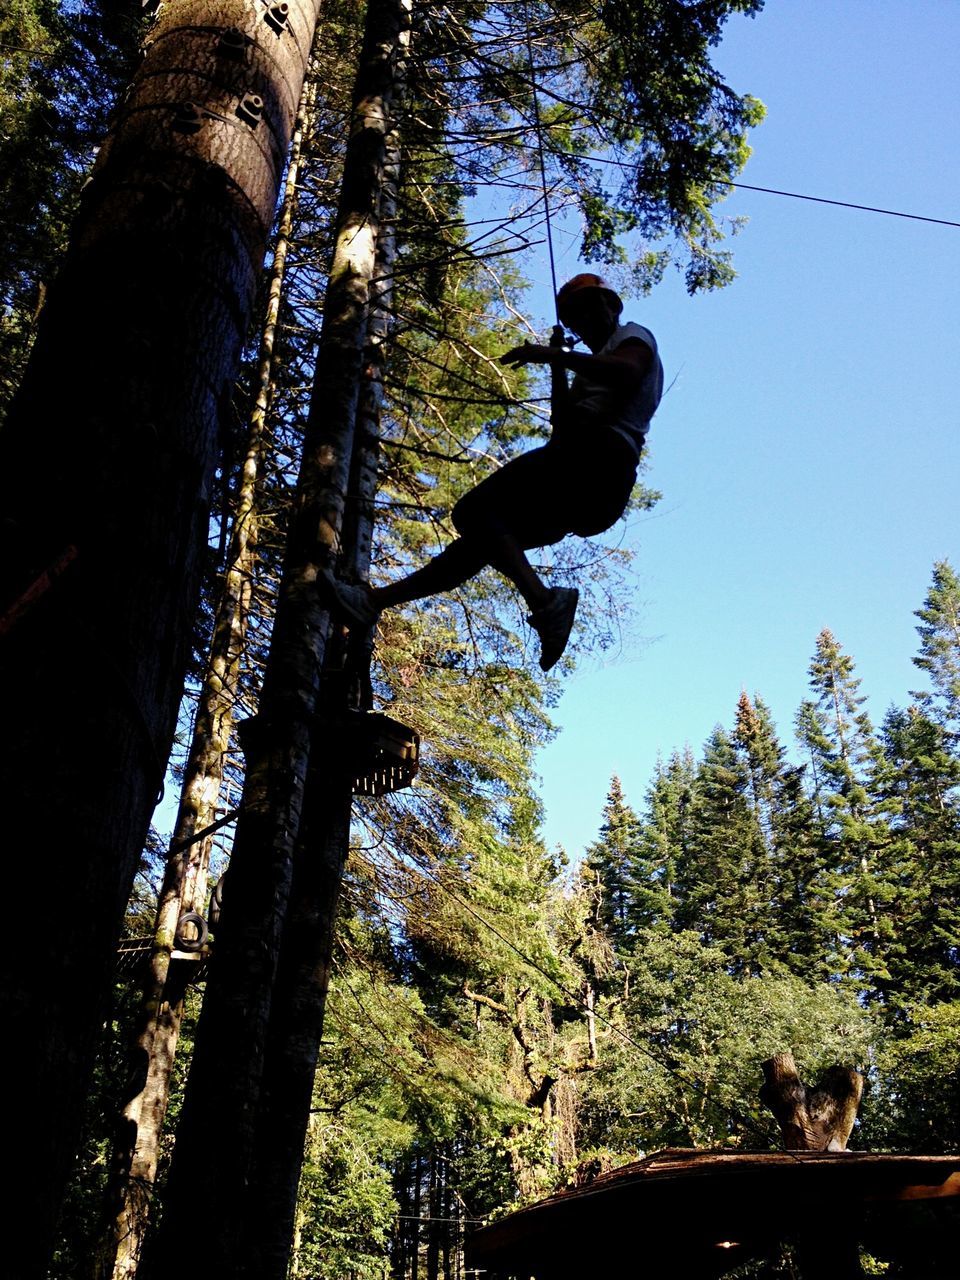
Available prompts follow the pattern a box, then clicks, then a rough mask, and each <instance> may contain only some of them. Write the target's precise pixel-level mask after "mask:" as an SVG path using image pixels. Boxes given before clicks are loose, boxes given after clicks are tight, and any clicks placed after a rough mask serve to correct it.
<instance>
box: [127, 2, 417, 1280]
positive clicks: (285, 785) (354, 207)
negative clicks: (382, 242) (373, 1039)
mask: <svg viewBox="0 0 960 1280" xmlns="http://www.w3.org/2000/svg"><path fill="white" fill-rule="evenodd" d="M405 26H406V4H404V3H401V0H371V2H370V4H369V6H368V10H367V17H366V28H365V33H364V45H363V49H362V52H361V56H360V66H359V71H358V77H357V86H356V91H355V95H354V109H353V119H352V125H351V137H350V143H349V147H348V152H347V156H346V160H345V166H344V179H343V188H342V195H341V201H340V209H339V213H338V234H337V240H336V248H335V252H334V261H333V267H332V270H331V274H330V280H329V285H328V289H327V295H326V302H325V308H324V324H323V332H322V335H321V341H320V349H319V354H318V363H317V375H316V381H315V386H314V392H313V399H312V405H311V412H310V416H309V421H308V429H307V436H306V440H305V444H304V460H303V464H302V468H301V475H300V480H299V484H298V490H297V499H296V508H295V512H294V517H293V521H292V525H291V531H290V539H289V544H288V551H287V557H286V562H285V566H284V575H283V581H282V584H281V590H280V599H279V603H278V608H277V618H276V624H275V627H274V633H273V641H272V644H271V650H270V658H269V661H268V665H267V673H266V678H265V681H264V688H263V694H262V698H261V709H260V712H259V714H258V715H257V716H256V717H255V718H254V719H253V720H251V721H248V722H246V725H245V726H244V731H243V735H242V736H243V745H244V751H245V754H246V760H247V781H246V785H245V788H244V793H243V801H242V806H241V814H240V820H239V822H238V826H237V834H236V839H235V842H234V847H233V853H232V856H231V863H230V880H229V885H228V891H227V893H226V895H225V900H224V910H223V917H222V922H221V927H220V934H219V936H218V939H217V961H216V965H215V966H213V967H212V969H211V977H210V980H209V982H208V987H207V995H206V999H205V1001H204V1007H203V1012H202V1015H201V1020H200V1025H199V1028H198V1033H197V1044H196V1050H195V1053H194V1060H193V1065H192V1068H191V1073H190V1079H189V1083H188V1088H187V1095H186V1098H185V1101H184V1111H183V1118H182V1121H181V1125H180V1128H179V1131H178V1134H177V1144H176V1148H175V1151H174V1158H173V1165H172V1168H171V1173H170V1180H169V1184H168V1188H167V1196H166V1208H165V1213H164V1217H163V1222H162V1225H161V1229H160V1233H159V1237H158V1247H157V1251H156V1256H155V1259H154V1261H153V1262H151V1268H152V1269H153V1268H155V1273H156V1274H157V1275H160V1274H166V1273H167V1272H168V1270H169V1269H170V1268H171V1267H173V1266H176V1265H177V1260H178V1258H180V1257H183V1256H184V1251H185V1252H186V1256H201V1255H202V1256H204V1257H206V1258H207V1259H209V1268H210V1270H211V1273H212V1274H213V1275H215V1276H220V1275H222V1276H230V1277H231V1278H233V1277H236V1276H239V1275H242V1274H245V1273H247V1272H248V1271H249V1270H250V1269H252V1268H253V1267H254V1266H255V1265H256V1264H255V1261H254V1259H253V1258H251V1257H250V1255H249V1253H247V1252H246V1251H245V1248H246V1242H247V1240H248V1239H249V1236H248V1232H247V1230H246V1229H245V1224H246V1215H247V1213H248V1212H249V1204H248V1194H249V1192H248V1188H249V1178H250V1174H251V1162H252V1159H253V1152H254V1142H255V1137H256V1129H257V1120H258V1108H259V1106H260V1095H261V1087H262V1080H263V1071H264V1059H265V1052H266V1045H267V1033H268V1025H269V1019H270V1014H271V1002H272V998H273V989H274V983H275V979H276V973H277V965H278V958H279V954H280V945H281V938H282V936H283V931H284V928H285V926H286V924H287V915H288V904H289V901H290V893H291V883H292V880H293V874H294V851H295V847H296V843H297V839H298V836H299V835H300V834H301V828H303V834H304V836H305V835H306V832H307V830H308V828H309V829H310V830H315V827H314V826H313V825H312V822H310V823H307V825H304V807H305V796H306V790H307V781H308V779H307V774H308V767H309V764H310V758H311V749H312V746H313V742H314V738H315V733H316V729H315V718H316V713H317V711H318V709H319V707H320V693H321V684H322V673H323V669H324V658H325V654H326V650H327V636H328V629H329V617H328V613H327V610H326V607H325V603H324V601H323V600H322V599H321V597H320V595H319V593H318V591H317V587H316V577H317V571H318V568H319V567H320V566H323V565H333V563H334V558H335V556H336V553H337V551H338V549H339V544H340V532H341V527H342V521H343V511H344V506H345V503H346V495H347V489H348V482H349V477H350V467H351V459H352V455H353V445H354V425H355V420H356V412H357V402H358V397H359V391H360V384H361V374H362V360H363V351H364V339H365V333H366V319H367V301H368V289H369V284H370V281H371V279H372V278H373V274H374V263H375V249H376V242H377V209H378V199H379V193H380V189H381V185H382V178H383V165H384V160H385V150H386V135H387V129H388V113H389V109H390V103H391V98H392V95H393V89H394V79H395V75H394V62H395V59H396V57H397V55H398V51H399V49H400V46H401V32H402V31H403V30H404V28H405ZM322 754H323V755H324V756H325V757H326V755H327V753H326V752H324V753H322ZM327 762H329V758H328V757H327ZM338 763H339V765H340V769H339V770H338V772H341V776H343V774H342V770H343V764H344V763H345V762H344V761H342V760H340V761H338ZM345 795H346V797H347V799H348V800H349V793H348V792H346V793H345ZM331 822H332V826H333V829H334V830H335V831H340V832H341V834H340V835H339V836H338V837H337V838H336V839H337V842H338V847H339V848H342V849H345V847H346V835H347V829H348V811H347V813H345V812H344V811H343V807H342V805H341V803H340V801H339V800H338V801H337V803H336V805H335V806H334V811H333V814H332V818H331ZM335 861H336V860H335ZM339 861H340V862H342V854H340V855H339ZM330 870H332V872H333V875H332V877H330V876H329V875H328V871H330ZM308 874H309V876H310V877H312V876H313V875H314V874H318V875H319V876H320V881H321V882H322V883H323V884H324V888H323V898H324V899H325V904H326V905H325V909H327V908H331V909H335V898H336V890H337V889H338V887H339V874H340V872H339V869H338V868H337V867H336V866H332V867H331V868H327V869H326V870H324V869H323V868H321V869H319V870H317V868H314V869H312V870H311V871H310V872H309V873H308ZM312 893H313V891H312V890H311V895H312ZM331 918H332V916H331ZM294 924H296V927H297V928H298V929H299V927H300V922H293V921H291V927H294ZM307 927H309V926H307ZM322 927H323V928H326V926H322ZM308 1106H309V1103H308ZM302 1144H303V1133H302V1131H301V1134H300V1139H299V1148H302ZM299 1148H298V1149H297V1150H296V1151H293V1152H289V1153H288V1156H289V1158H290V1159H291V1160H293V1161H296V1162H298V1163H299V1160H300V1159H301V1154H302V1153H301V1150H300V1149H299ZM198 1204H203V1205H204V1206H205V1215H204V1216H203V1217H201V1216H199V1215H198V1214H197V1212H196V1206H197V1205H198ZM284 1248H285V1249H288V1248H289V1233H288V1235H287V1240H286V1242H285V1245H284Z"/></svg>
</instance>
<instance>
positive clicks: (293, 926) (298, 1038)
mask: <svg viewBox="0 0 960 1280" xmlns="http://www.w3.org/2000/svg"><path fill="white" fill-rule="evenodd" d="M409 8H410V5H409V0H399V3H398V9H399V11H401V12H402V11H404V10H406V11H407V12H409ZM406 35H407V33H406V31H402V32H401V40H402V41H404V42H405V38H406ZM393 75H394V86H393V90H392V95H391V96H392V97H393V98H394V99H397V98H398V97H399V95H400V92H401V88H402V63H400V62H395V63H394V66H393ZM399 167H400V158H399V136H398V134H397V132H396V130H393V131H391V134H390V136H389V137H388V139H387V142H386V149H385V157H384V164H383V171H382V182H381V189H380V192H379V200H378V214H377V221H378V227H379V231H378V236H377V245H376V256H375V260H374V262H373V264H372V267H373V274H372V283H371V293H370V305H369V309H368V321H367V341H366V347H365V352H364V364H363V383H362V386H361V392H360V398H359V401H358V404H357V416H356V421H357V426H356V430H355V437H354V448H353V458H352V467H351V481H350V493H349V504H348V508H347V511H346V514H345V517H344V529H343V539H342V542H343V550H342V554H341V570H342V571H343V570H344V569H345V570H346V571H347V572H348V573H349V574H350V576H351V577H354V578H366V577H367V575H368V573H369V568H370V554H371V544H372V536H373V521H374V497H375V494H376V489H377V477H378V459H379V453H380V448H379V438H380V407H381V402H382V398H383V365H384V361H385V358H386V343H387V340H388V337H389V332H390V328H391V324H392V314H391V305H392V290H391V277H392V271H393V266H394V261H395V250H396V235H395V226H396V203H397V183H398V179H399ZM373 282H375V283H373ZM353 656H354V657H356V655H353ZM368 656H369V655H367V657H368ZM344 659H345V654H344V652H343V645H342V643H341V641H340V637H338V636H336V635H334V636H332V637H331V641H330V642H328V646H327V661H326V664H325V681H326V688H325V697H324V700H323V704H322V705H321V707H320V709H319V714H318V717H317V722H316V731H315V735H314V739H313V743H312V748H311V758H310V773H309V782H308V787H307V793H306V797H305V802H304V813H303V819H302V821H301V826H300V832H299V836H298V840H297V846H296V851H295V855H294V868H293V882H292V887H291V897H290V905H289V909H288V914H287V922H286V927H285V929H284V934H283V939H282V943H281V951H280V960H279V965H278V969H277V979H276V983H275V986H274V991H273V1000H272V1003H271V1008H270V1029H269V1040H268V1043H267V1054H266V1059H265V1065H264V1074H263V1083H262V1092H261V1098H260V1116H259V1124H258V1131H257V1142H256V1148H255V1153H254V1164H253V1168H252V1171H251V1177H250V1184H251V1191H252V1194H251V1198H250V1204H249V1208H248V1212H247V1214H246V1217H245V1225H246V1229H247V1234H248V1241H247V1246H246V1248H245V1250H244V1252H245V1256H248V1257H251V1258H254V1257H255V1258H256V1259H257V1263H256V1274H257V1275H258V1277H260V1278H261V1280H269V1278H272V1280H283V1277H284V1276H285V1275H286V1269H287V1262H288V1257H289V1250H290V1241H291V1237H292V1232H293V1226H294V1221H295V1216H296V1204H297V1190H298V1187H299V1183H300V1173H301V1169H302V1165H303V1149H304V1142H305V1139H306V1134H307V1127H308V1124H309V1119H310V1104H311V1099H312V1096H313V1085H314V1076H315V1074H316V1068H317V1057H318V1054H319V1050H320V1041H321V1037H322V1035H323V1020H324V1010H325V1004H326V995H327V989H328V985H329V977H330V964H331V959H332V955H333V944H334V931H335V926H336V917H337V905H338V901H339V897H340V886H341V882H342V880H343V872H344V866H345V863H346V858H347V852H348V848H349V838H350V812H351V807H352V800H353V797H352V790H351V782H352V779H351V777H350V775H349V773H345V772H344V771H343V769H342V768H340V767H338V765H339V756H340V754H341V753H342V750H343V743H342V741H339V740H338V738H337V731H338V728H339V726H340V724H341V723H342V717H343V714H344V713H345V712H346V710H347V701H348V697H349V696H350V695H351V692H352V693H354V694H355V693H357V692H360V691H358V690H356V689H354V690H351V688H350V685H351V684H352V682H353V679H354V677H353V676H352V675H351V673H350V672H349V671H345V670H344ZM361 661H362V656H361ZM360 674H361V684H363V683H364V681H363V680H362V675H363V673H362V672H361V673H360Z"/></svg>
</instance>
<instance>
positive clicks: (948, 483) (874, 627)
mask: <svg viewBox="0 0 960 1280" xmlns="http://www.w3.org/2000/svg"><path fill="white" fill-rule="evenodd" d="M727 31H728V34H727V37H726V39H725V40H724V43H723V45H722V46H721V48H720V49H719V50H718V51H717V55H716V64H717V66H718V67H719V69H720V70H721V72H722V73H723V75H724V76H725V78H726V79H727V82H728V83H729V84H730V85H731V86H732V87H734V88H735V89H737V90H738V91H741V92H749V93H752V94H754V95H755V96H757V97H759V98H760V99H761V100H762V101H763V102H764V103H765V104H766V106H767V119H766V121H765V123H764V124H763V125H762V126H761V127H760V128H759V129H758V130H756V131H755V133H754V135H753V139H752V141H753V147H754V154H753V156H752V158H751V160H750V162H749V164H748V166H747V168H746V170H745V172H744V174H743V175H742V179H743V181H744V182H747V183H751V184H754V185H758V186H766V187H776V188H780V189H784V190H788V191H798V192H804V193H808V194H812V195H817V196H825V197H829V198H833V199H838V200H849V201H853V202H856V203H859V204H866V205H878V206H882V207H883V208H887V209H899V210H904V211H906V212H911V213H918V214H926V215H928V216H931V217H935V218H945V219H952V220H955V221H960V166H958V162H957V149H956V135H957V114H958V110H957V109H958V98H957V94H958V88H957V86H958V84H960V6H958V5H957V3H955V0H840V2H839V3H838V0H802V3H801V2H799V0H768V3H767V6H766V9H765V10H764V11H763V12H761V13H760V14H759V16H758V17H757V18H756V19H753V20H750V19H742V18H737V19H734V20H732V21H731V23H730V24H729V26H728V28H727ZM723 212H725V213H727V214H729V215H746V216H748V217H749V219H750V221H749V224H748V225H747V227H746V229H745V230H744V231H743V232H742V233H741V235H740V236H739V237H738V238H737V239H736V240H735V241H734V242H733V248H734V250H735V253H736V266H737V270H738V273H739V277H738V279H737V280H736V281H735V282H734V284H733V285H731V286H730V287H729V288H728V289H726V290H723V291H722V292H721V293H718V294H713V295H705V296H700V297H696V298H692V299H691V298H689V297H687V295H686V293H685V292H684V289H683V284H682V280H681V279H680V278H679V277H678V276H677V277H672V278H670V279H668V280H667V281H665V282H664V284H663V285H662V286H661V287H660V288H658V289H657V291H655V293H654V294H653V295H652V296H651V297H650V298H649V299H647V300H644V301H642V302H640V303H634V304H631V306H630V307H629V308H628V311H629V312H630V314H631V315H632V316H633V317H634V318H636V319H638V320H641V321H642V322H643V323H645V324H647V325H649V327H650V328H652V329H653V330H654V332H655V333H656V335H657V337H658V340H659V342H660V345H661V350H662V354H663V359H664V364H665V366H666V371H667V380H668V382H669V381H670V380H671V379H673V378H676V382H675V384H674V386H673V388H672V390H671V391H670V393H669V395H668V396H667V397H666V398H665V400H664V402H663V404H662V406H661V409H660V412H659V413H658V415H657V417H656V419H655V420H654V424H653V429H652V432H651V436H650V439H649V442H648V443H649V446H650V454H651V464H652V465H651V471H650V474H649V477H648V479H649V482H650V483H651V484H652V485H653V486H654V487H656V488H657V489H660V490H661V491H662V492H663V495H664V496H663V500H662V502H661V503H660V504H659V506H658V507H657V508H656V510H655V511H654V512H653V513H651V514H650V515H649V516H646V517H643V518H642V519H640V520H638V521H636V522H635V523H634V524H633V525H632V526H631V527H630V529H629V531H628V534H627V537H628V541H629V543H630V545H631V546H633V547H634V548H635V549H636V551H637V562H636V570H635V590H636V607H635V615H634V634H633V636H632V637H630V639H629V640H628V642H627V644H626V645H625V647H624V650H623V651H622V652H621V653H620V654H619V655H618V656H616V657H614V658H612V659H609V660H607V661H604V662H603V663H602V665H601V664H599V663H595V664H593V665H592V666H588V667H586V668H584V669H581V670H580V671H579V672H578V673H577V674H576V675H574V676H573V677H572V678H571V679H569V680H568V681H567V683H566V688H565V692H564V694H563V697H562V700H561V702H560V705H559V707H558V709H557V716H556V718H557V720H558V722H559V724H560V725H561V726H562V732H561V734H560V736H559V738H558V740H557V741H556V742H555V743H553V744H551V745H550V746H549V747H548V748H547V749H546V750H544V751H543V752H542V754H541V756H540V760H539V767H540V771H541V775H542V779H543V786H542V794H543V798H544V802H545V805H546V824H545V835H546V838H547V841H548V843H549V844H551V845H554V844H556V843H561V844H563V846H564V847H565V848H566V850H567V851H568V853H570V854H571V855H578V854H579V853H580V852H581V851H582V849H583V848H584V846H585V845H586V844H587V843H588V842H589V841H590V840H592V839H594V838H595V836H596V832H597V828H598V826H599V822H600V810H601V808H602V805H603V801H604V797H605V795H606V791H607V788H608V785H609V780H610V777H611V775H612V774H613V773H617V774H619V776H620V778H621V779H622V781H623V784H624V788H625V790H626V793H627V797H628V799H629V800H630V801H631V802H632V803H633V804H634V806H635V807H637V808H639V807H641V806H642V804H643V795H644V791H645V788H646V786H647V784H648V782H649V780H650V778H651V775H652V771H653V768H654V764H655V761H656V757H657V753H658V752H661V753H663V754H664V755H667V754H669V753H670V752H671V751H672V750H674V749H675V748H682V747H683V746H684V744H685V743H689V744H690V745H691V746H692V748H693V749H694V751H695V752H696V753H698V754H699V752H700V749H701V747H702V745H703V742H704V740H705V739H706V737H707V735H708V734H709V732H710V730H711V729H712V728H713V726H714V725H715V724H717V723H718V722H719V723H723V724H725V725H728V726H729V725H730V724H731V723H732V720H733V715H734V710H735V707H736V702H737V698H738V696H739V694H740V690H741V688H746V689H747V690H748V691H750V692H759V693H760V694H761V696H762V697H763V698H764V699H765V701H766V702H767V703H768V704H769V705H770V706H771V708H772V711H773V714H774V717H775V719H776V722H777V725H778V728H779V730H780V734H781V737H782V738H783V740H784V741H785V742H786V743H787V744H788V746H789V749H790V751H791V753H792V752H793V750H794V741H793V728H792V721H793V716H794V713H795V711H796V708H797V706H798V704H799V703H800V701H801V699H802V698H803V697H804V696H806V693H807V667H808V665H809V661H810V657H811V655H812V653H813V647H814V641H815V639H816V636H817V633H818V632H819V631H820V630H821V628H823V627H829V628H830V629H831V630H832V631H833V632H834V634H835V635H836V636H837V638H838V639H839V641H840V643H841V644H842V645H843V647H844V649H845V650H846V651H847V652H848V653H849V654H851V655H852V657H853V658H854V659H855V661H856V664H857V672H858V674H859V676H860V677H861V679H862V689H861V692H863V693H865V694H867V695H868V699H869V701H868V707H869V710H870V711H871V714H872V715H873V717H874V719H875V721H879V720H880V719H881V718H882V716H883V714H884V712H885V710H886V708H887V707H888V706H889V705H890V704H891V703H898V704H903V703H905V702H906V701H907V700H908V690H910V689H911V688H917V687H918V686H921V685H922V678H921V675H920V673H919V672H917V671H916V669H915V668H914V667H913V665H912V663H911V661H910V659H911V657H912V656H913V654H914V653H915V652H916V639H917V637H916V631H915V625H916V619H915V618H914V617H913V610H915V609H916V608H918V607H919V606H920V605H921V604H922V602H923V598H924V596H925V594H926V592H927V589H928V586H929V582H930V574H931V569H932V566H933V562H934V560H936V559H939V558H943V557H947V558H948V559H950V560H951V561H952V562H953V563H954V564H955V565H956V566H957V567H960V533H958V516H957V503H958V477H960V433H958V416H960V415H958V406H957V388H956V382H957V371H958V366H960V361H958V357H957V346H958V344H957V285H958V271H957V266H958V258H960V228H952V227H938V226H933V225H930V224H926V223H921V222H910V221H905V220H902V219H899V218H889V217H882V216H880V215H877V214H871V213H861V212H855V211H853V210H849V209H838V208H832V207H830V206H827V205H816V204H808V203H805V202H801V201H795V200H787V199H783V198H780V197H777V196H770V195H761V194H754V193H751V192H745V191H737V192H735V193H734V194H733V195H732V196H731V198H730V199H729V200H728V201H727V202H726V204H725V206H724V208H723ZM561 239H563V237H561ZM561 248H562V246H561ZM558 269H559V272H560V274H561V276H568V275H570V274H572V273H573V272H574V271H575V270H576V269H577V266H576V257H575V252H570V251H569V250H567V251H566V252H565V253H563V251H562V256H561V262H560V264H559V267H558Z"/></svg>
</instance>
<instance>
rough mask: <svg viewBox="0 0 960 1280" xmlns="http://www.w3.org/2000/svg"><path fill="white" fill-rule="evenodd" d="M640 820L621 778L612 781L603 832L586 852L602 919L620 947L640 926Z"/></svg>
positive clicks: (605, 805) (620, 947)
mask: <svg viewBox="0 0 960 1280" xmlns="http://www.w3.org/2000/svg"><path fill="white" fill-rule="evenodd" d="M639 862H640V820H639V818H638V817H637V815H636V813H635V812H634V811H633V809H631V807H630V806H629V805H628V804H627V802H626V799H625V797H624V794H623V787H622V785H621V783H620V779H619V778H618V777H616V776H614V777H613V778H611V780H610V790H609V791H608V792H607V799H606V803H605V804H604V806H603V822H602V823H601V826H600V835H599V837H598V839H597V840H595V841H594V843H593V844H591V845H590V846H589V847H588V849H587V852H586V863H587V866H588V867H589V868H590V869H591V871H592V872H593V873H594V874H595V875H596V877H597V879H598V882H599V887H600V893H601V903H600V911H599V919H600V922H601V924H602V925H603V926H604V927H605V928H606V930H607V933H608V934H609V937H610V940H611V942H612V943H613V945H614V947H615V948H617V949H618V950H621V949H624V948H626V947H627V946H628V945H629V942H630V937H631V935H632V934H633V932H634V930H635V929H636V927H637V925H636V919H635V915H636V907H637V905H638V904H637V903H636V896H637V891H638V888H639V883H638V875H639V873H640V865H639Z"/></svg>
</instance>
